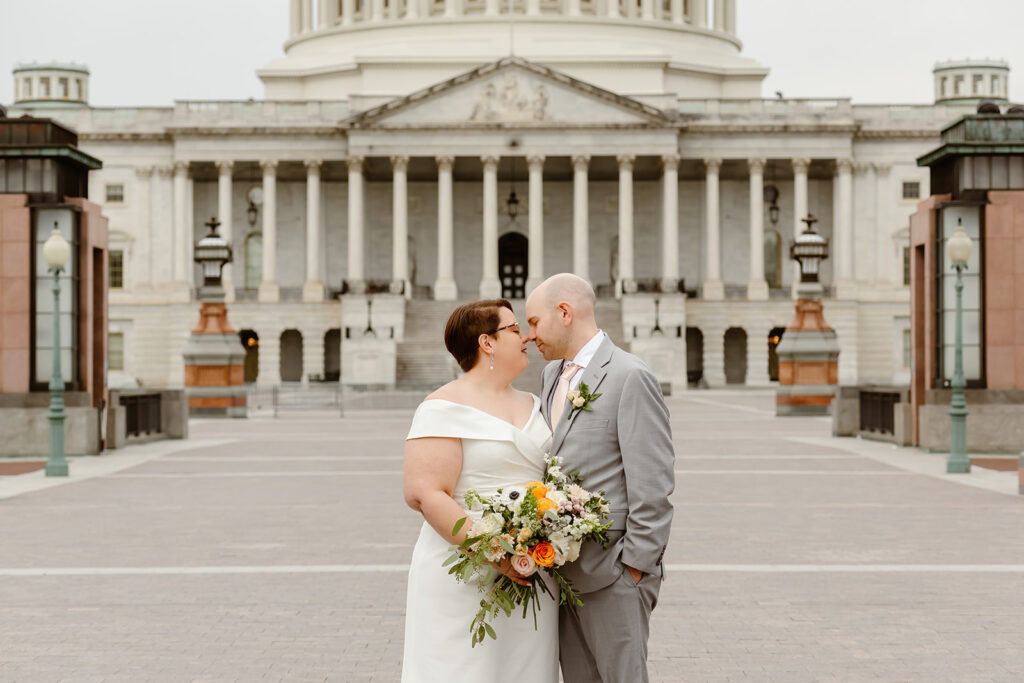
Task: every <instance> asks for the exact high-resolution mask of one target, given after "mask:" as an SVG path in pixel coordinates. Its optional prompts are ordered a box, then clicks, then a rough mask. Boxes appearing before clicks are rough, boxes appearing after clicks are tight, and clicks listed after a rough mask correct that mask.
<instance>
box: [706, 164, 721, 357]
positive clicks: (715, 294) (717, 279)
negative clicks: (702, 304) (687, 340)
mask: <svg viewBox="0 0 1024 683" xmlns="http://www.w3.org/2000/svg"><path fill="white" fill-rule="evenodd" d="M704 168H705V173H706V176H705V180H704V220H705V224H704V285H703V287H702V293H701V298H703V299H708V300H716V301H717V300H720V299H724V298H725V286H724V285H723V284H722V254H721V223H720V218H719V212H720V207H719V196H718V172H719V171H720V170H721V168H722V160H721V159H705V160H704ZM709 341H710V340H709ZM705 348H707V346H706V345H705Z"/></svg>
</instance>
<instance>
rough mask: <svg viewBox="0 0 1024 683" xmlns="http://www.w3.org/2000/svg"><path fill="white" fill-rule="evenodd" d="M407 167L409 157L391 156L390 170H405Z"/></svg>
mask: <svg viewBox="0 0 1024 683" xmlns="http://www.w3.org/2000/svg"><path fill="white" fill-rule="evenodd" d="M408 169H409V157H407V156H393V157H391V170H393V171H406V170H408Z"/></svg>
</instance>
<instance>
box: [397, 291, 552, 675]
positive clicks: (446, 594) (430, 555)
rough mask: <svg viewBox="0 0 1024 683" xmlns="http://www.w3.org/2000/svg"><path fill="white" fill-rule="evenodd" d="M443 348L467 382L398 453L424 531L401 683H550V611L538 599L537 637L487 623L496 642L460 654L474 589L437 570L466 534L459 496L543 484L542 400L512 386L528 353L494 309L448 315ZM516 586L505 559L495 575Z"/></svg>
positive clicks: (448, 392) (504, 304) (510, 622)
mask: <svg viewBox="0 0 1024 683" xmlns="http://www.w3.org/2000/svg"><path fill="white" fill-rule="evenodd" d="M444 342H445V346H447V347H448V351H449V352H451V354H452V355H453V356H454V357H455V359H456V360H457V361H458V363H459V366H460V367H461V368H462V369H463V370H465V374H464V375H463V376H462V377H460V378H459V379H456V380H454V381H452V382H450V383H448V384H446V385H444V386H443V387H441V388H440V389H438V390H437V391H435V392H434V393H432V394H431V395H429V396H427V398H426V399H425V400H424V401H423V403H421V404H420V406H419V408H417V410H416V414H415V416H414V417H413V421H412V427H411V429H410V430H409V435H408V437H406V438H407V441H406V446H405V471H404V493H405V500H406V503H408V505H409V507H411V508H413V509H414V510H417V511H418V512H420V513H421V514H422V515H423V519H424V520H425V521H424V524H423V528H422V529H421V530H420V535H419V539H418V540H417V541H416V546H415V548H414V549H413V554H412V561H411V564H410V568H409V591H408V597H407V599H406V617H405V655H404V660H403V666H402V681H403V683H419V682H425V681H444V682H447V681H452V680H463V681H469V680H501V681H515V680H529V681H531V683H557V681H558V606H557V605H556V604H555V602H554V601H553V600H552V599H551V598H549V597H547V596H546V595H544V594H543V593H541V603H542V604H541V605H540V606H541V609H540V610H539V611H538V613H537V628H536V630H535V629H534V622H533V619H532V615H531V618H529V619H523V618H522V612H521V611H513V612H512V616H510V617H505V616H504V614H502V613H499V615H498V618H497V619H496V620H495V622H494V630H495V631H496V632H497V635H498V639H497V641H494V640H490V639H487V640H485V641H484V642H483V643H482V644H481V645H479V646H477V647H476V648H471V646H470V642H471V640H470V631H469V625H470V622H471V621H472V620H473V615H474V614H475V613H476V611H477V609H479V606H480V598H481V597H482V596H481V593H480V592H479V590H478V586H477V584H476V583H474V582H470V583H459V582H457V581H456V580H455V577H454V576H451V575H449V574H448V569H447V568H446V567H442V566H441V565H442V563H443V562H444V561H445V560H446V559H447V558H448V556H449V555H450V554H451V552H450V551H449V546H450V545H451V544H458V543H461V542H462V540H463V539H464V538H465V537H466V533H467V531H468V530H469V526H470V525H469V523H467V524H465V525H463V527H462V529H461V530H460V531H459V533H458V534H455V535H452V528H453V527H454V526H455V523H456V522H457V521H458V520H459V519H462V518H463V517H465V516H467V514H468V513H467V511H466V510H465V509H464V503H463V496H464V495H465V493H466V491H467V490H468V489H476V490H477V491H478V492H479V493H480V494H481V495H484V496H489V495H492V494H494V493H495V492H496V491H497V490H498V489H500V488H507V487H509V486H515V485H523V484H525V483H527V482H530V481H533V480H537V479H540V478H541V477H542V476H543V474H544V450H543V449H544V447H545V442H546V441H547V440H548V439H549V438H550V436H551V430H550V429H549V428H548V425H547V423H546V422H545V420H544V418H543V417H542V416H541V413H540V399H538V398H537V397H536V396H534V395H533V394H530V393H527V392H523V391H518V390H516V389H513V388H512V387H511V382H512V380H514V379H515V378H516V377H518V376H519V374H520V373H521V372H522V371H523V370H525V369H526V366H527V365H528V361H527V359H526V342H525V341H524V337H523V335H522V333H521V332H520V329H519V324H518V322H517V321H516V317H515V314H514V313H513V311H512V305H511V304H510V303H509V302H508V301H505V300H504V299H498V300H492V301H477V302H473V303H469V304H465V305H463V306H459V307H458V308H456V309H455V310H454V311H453V312H452V314H451V316H450V317H449V318H448V323H447V325H446V326H445V331H444ZM496 569H497V570H498V571H500V572H501V573H503V574H505V575H506V576H509V577H510V578H512V579H513V580H515V581H519V582H522V579H521V578H520V576H519V575H518V574H517V573H516V572H515V570H514V569H512V568H511V567H510V566H508V560H507V559H506V560H505V561H504V563H503V564H502V565H501V566H496Z"/></svg>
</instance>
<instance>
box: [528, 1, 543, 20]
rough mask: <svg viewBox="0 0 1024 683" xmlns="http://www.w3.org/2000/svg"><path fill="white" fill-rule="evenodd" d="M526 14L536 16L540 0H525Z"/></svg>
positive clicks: (538, 11)
mask: <svg viewBox="0 0 1024 683" xmlns="http://www.w3.org/2000/svg"><path fill="white" fill-rule="evenodd" d="M526 14H527V16H534V17H535V16H537V15H539V14H540V0H526Z"/></svg>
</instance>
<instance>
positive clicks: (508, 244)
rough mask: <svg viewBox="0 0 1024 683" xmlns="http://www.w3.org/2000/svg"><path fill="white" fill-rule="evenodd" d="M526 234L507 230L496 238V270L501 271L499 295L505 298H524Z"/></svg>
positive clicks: (526, 273) (526, 272) (527, 272)
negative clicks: (507, 231) (499, 237)
mask: <svg viewBox="0 0 1024 683" xmlns="http://www.w3.org/2000/svg"><path fill="white" fill-rule="evenodd" d="M528 245H529V240H528V239H527V238H526V235H523V234H522V233H518V232H509V233H506V234H504V235H502V236H501V239H499V240H498V271H499V272H500V273H501V296H502V297H503V298H505V299H525V298H526V278H527V276H529V274H530V273H529V271H528V269H527V264H528V260H527V254H528V251H527V248H528Z"/></svg>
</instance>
